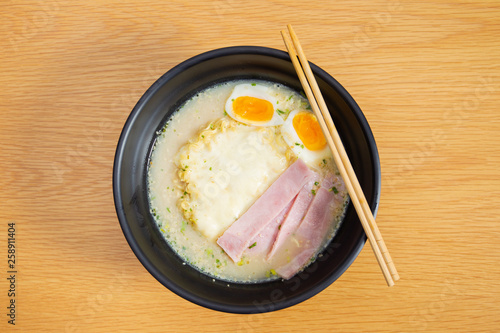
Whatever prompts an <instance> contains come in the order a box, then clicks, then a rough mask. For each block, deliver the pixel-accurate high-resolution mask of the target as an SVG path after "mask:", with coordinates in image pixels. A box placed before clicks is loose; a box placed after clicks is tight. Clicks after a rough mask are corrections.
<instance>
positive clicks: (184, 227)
mask: <svg viewBox="0 0 500 333" xmlns="http://www.w3.org/2000/svg"><path fill="white" fill-rule="evenodd" d="M186 227H187V222H186V221H182V225H181V232H182V234H184V231H186Z"/></svg>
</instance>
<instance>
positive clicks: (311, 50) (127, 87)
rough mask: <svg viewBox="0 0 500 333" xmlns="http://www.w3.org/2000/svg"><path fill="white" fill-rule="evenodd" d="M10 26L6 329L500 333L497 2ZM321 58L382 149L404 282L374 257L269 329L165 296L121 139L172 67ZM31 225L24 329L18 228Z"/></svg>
mask: <svg viewBox="0 0 500 333" xmlns="http://www.w3.org/2000/svg"><path fill="white" fill-rule="evenodd" d="M1 15H2V24H1V25H0V34H1V36H2V38H0V47H1V49H2V53H1V55H0V57H1V59H0V60H1V61H0V66H1V70H2V74H1V75H0V85H1V87H2V89H0V140H1V143H2V144H1V145H0V170H1V171H0V188H1V191H0V202H1V209H0V226H1V228H0V229H1V230H3V231H2V235H1V236H0V239H1V247H2V248H3V250H2V251H3V253H4V257H3V258H4V259H2V264H1V265H0V266H1V277H2V278H1V282H0V295H1V296H0V300H1V301H0V305H1V308H2V309H3V310H1V311H0V314H1V317H0V318H3V319H1V323H0V330H1V331H6V330H16V329H17V330H22V331H26V332H40V331H58V332H61V331H62V332H110V331H136V330H143V331H172V332H179V331H188V332H191V331H203V332H220V331H222V332H226V331H227V332H235V331H236V332H260V331H275V332H296V331H304V330H308V331H310V332H324V331H329V330H335V331H339V332H449V331H454V332H496V331H497V330H498V327H500V319H499V316H498V313H499V311H500V303H499V302H498V299H499V298H500V282H499V281H500V266H499V265H498V262H499V261H500V245H499V243H500V232H499V228H498V222H497V220H498V216H499V215H500V208H498V206H499V205H498V201H499V199H500V190H499V189H500V177H499V176H498V174H499V172H498V170H499V167H500V152H499V149H498V142H499V141H500V131H499V130H500V122H499V118H498V104H499V100H500V40H499V37H498V36H499V35H500V23H499V20H498V17H499V16H500V4H499V3H498V2H497V1H450V0H447V1H425V0H424V1H419V2H407V1H398V0H395V1H335V2H331V1H315V2H314V3H309V4H306V3H305V2H290V1H281V0H279V1H278V0H275V1H252V2H241V1H236V0H222V1H213V2H202V1H198V0H193V1H191V2H182V1H170V2H168V3H166V2H160V1H158V2H155V1H142V2H139V1H87V2H85V3H66V2H63V1H51V0H48V1H43V2H42V1H16V2H15V3H12V2H11V3H8V4H4V5H3V7H2V14H1ZM289 23H291V24H293V26H294V28H295V31H296V32H297V34H298V35H299V36H300V39H301V43H302V46H303V47H304V50H305V51H306V54H307V56H308V58H309V59H310V61H312V62H314V63H315V64H317V65H319V66H321V67H322V68H323V69H325V70H326V71H327V72H329V73H330V74H332V75H333V76H334V77H335V78H336V79H337V80H338V81H339V82H340V83H341V84H343V85H344V87H346V89H347V90H348V91H349V92H350V93H351V95H352V96H353V97H354V98H355V100H356V101H357V102H358V104H359V105H360V106H361V109H362V110H363V112H364V113H365V116H366V118H367V119H368V121H369V123H370V126H371V128H372V131H373V133H374V136H375V138H376V140H377V144H378V149H379V153H380V160H381V166H382V197H381V201H380V208H379V211H378V215H377V223H378V225H379V228H380V231H381V233H382V235H383V236H384V239H385V241H386V244H387V246H388V248H389V250H390V252H391V255H392V257H393V259H394V262H395V264H396V266H397V268H398V271H399V273H400V276H401V280H400V281H398V282H397V284H396V286H395V287H393V288H387V287H386V285H385V282H384V280H383V277H382V276H381V274H380V270H379V267H378V265H377V263H376V260H375V258H374V256H373V253H372V252H371V250H370V249H369V247H368V246H367V247H365V249H364V250H363V251H362V252H361V254H360V255H359V257H358V258H357V259H356V261H355V262H354V264H353V265H352V266H351V267H350V268H349V269H348V270H347V272H346V273H345V274H344V275H342V277H341V278H340V279H339V280H338V281H336V282H335V283H334V284H333V285H331V286H330V287H329V288H327V289H326V290H324V291H323V292H321V293H320V294H318V295H317V296H315V297H313V298H312V299H310V300H307V301H305V302H303V303H301V304H299V305H297V306H294V307H292V308H289V309H285V310H281V311H278V312H275V313H267V314H261V315H249V316H244V315H231V314H224V313H218V312H215V311H211V310H207V309H204V308H201V307H199V306H197V305H194V304H191V303H189V302H187V301H185V300H183V299H182V298H180V297H178V296H176V295H175V294H173V293H172V292H170V291H169V290H167V289H166V288H164V287H163V286H162V285H161V284H159V283H158V282H157V281H156V280H155V279H154V278H153V277H152V276H151V275H150V274H149V273H148V272H147V271H146V270H145V269H144V268H143V267H142V265H141V264H140V263H139V261H138V260H137V259H136V257H135V256H134V254H133V253H132V251H131V250H130V247H129V246H128V244H127V242H126V241H125V238H124V237H123V235H122V233H121V229H120V227H119V224H118V221H117V218H116V215H115V210H114V205H113V195H112V189H111V173H112V164H113V156H114V151H115V148H116V143H117V140H118V137H119V135H120V131H121V128H122V126H123V124H124V122H125V120H126V118H127V116H128V114H129V112H130V110H131V109H132V108H133V106H134V104H135V103H136V102H137V100H138V99H139V98H140V96H141V95H142V94H143V92H144V91H145V90H146V89H147V88H148V87H149V86H150V85H151V84H152V83H153V82H154V81H155V80H156V79H157V78H158V77H159V76H160V75H161V74H163V73H164V72H166V71H167V70H168V69H170V68H172V67H173V66H175V65H176V64H178V63H179V62H181V61H183V60H185V59H187V58H189V57H191V56H194V55H196V54H199V53H201V52H204V51H207V50H211V49H215V48H219V47H224V46H233V45H260V46H267V47H273V48H278V49H282V50H284V45H283V43H282V40H281V36H280V34H279V31H280V30H282V29H284V28H285V27H286V24H289ZM9 221H15V223H16V245H17V258H18V261H17V269H18V273H17V281H16V282H17V285H16V291H17V293H16V305H17V307H16V311H17V312H16V314H17V316H16V325H15V327H12V326H11V325H9V324H7V319H8V318H7V316H6V314H7V311H8V310H7V309H6V307H7V306H8V302H9V297H8V296H7V291H8V289H9V285H8V281H7V279H6V278H5V275H6V274H7V273H6V272H7V269H8V267H7V223H8V222H9Z"/></svg>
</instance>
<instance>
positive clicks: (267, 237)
mask: <svg viewBox="0 0 500 333" xmlns="http://www.w3.org/2000/svg"><path fill="white" fill-rule="evenodd" d="M296 198H297V197H295V198H294V199H293V200H292V201H290V202H289V203H288V205H286V207H285V208H284V209H283V210H282V211H281V213H279V214H278V216H276V217H275V218H274V219H273V220H272V221H271V222H270V223H269V224H268V225H267V226H266V227H265V228H264V229H262V231H261V232H259V233H258V234H257V236H255V237H254V238H253V239H252V240H251V241H250V245H249V246H248V249H247V250H245V251H244V252H243V253H244V255H247V254H248V255H251V256H255V255H260V256H264V257H266V256H267V254H268V253H269V251H270V250H271V247H272V246H273V244H275V242H276V236H277V235H278V232H279V230H280V226H281V225H282V223H283V220H284V219H285V217H286V216H287V215H288V212H289V211H290V208H291V207H292V205H293V204H294V202H295V200H296Z"/></svg>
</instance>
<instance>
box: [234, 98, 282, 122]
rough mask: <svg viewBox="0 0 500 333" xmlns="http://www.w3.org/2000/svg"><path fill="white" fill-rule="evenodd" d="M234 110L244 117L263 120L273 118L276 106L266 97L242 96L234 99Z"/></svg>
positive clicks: (251, 119) (236, 113) (250, 119)
mask: <svg viewBox="0 0 500 333" xmlns="http://www.w3.org/2000/svg"><path fill="white" fill-rule="evenodd" d="M233 112H234V114H235V115H237V116H238V117H240V118H242V119H245V120H249V121H259V122H263V121H269V120H271V119H272V118H273V115H274V107H273V104H272V103H271V102H269V101H266V100H265V99H260V98H257V97H251V96H240V97H238V98H236V99H235V100H234V101H233Z"/></svg>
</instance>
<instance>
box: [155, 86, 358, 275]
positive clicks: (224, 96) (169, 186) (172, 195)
mask: <svg viewBox="0 0 500 333" xmlns="http://www.w3.org/2000/svg"><path fill="white" fill-rule="evenodd" d="M242 83H247V84H252V85H255V83H257V84H258V85H263V86H266V87H271V88H272V91H273V98H274V99H275V100H276V101H277V103H279V104H277V105H279V106H278V109H279V112H277V113H278V114H279V116H280V117H282V118H283V120H286V118H287V116H288V114H289V113H290V112H292V111H294V110H298V109H307V108H308V107H309V104H308V102H307V100H306V99H305V98H304V97H302V96H301V95H300V94H298V93H297V92H296V91H294V90H292V89H290V88H288V87H286V86H283V85H281V84H276V83H272V82H265V81H256V80H252V81H249V80H246V81H241V80H240V81H230V82H226V83H222V84H218V85H216V86H213V87H210V88H208V89H205V90H203V91H201V92H200V93H198V94H196V95H195V96H194V97H192V98H191V99H190V100H188V101H187V102H186V103H184V105H183V106H182V107H181V108H179V110H177V111H176V112H174V114H173V115H172V117H171V118H170V119H169V120H168V122H167V123H166V124H165V126H164V127H163V128H162V129H161V130H160V131H158V133H157V138H156V141H155V145H154V147H153V152H152V154H151V159H150V162H149V163H150V164H149V168H148V174H147V182H148V195H149V203H150V208H151V213H152V215H153V216H154V217H155V220H156V222H157V225H158V227H159V230H160V231H161V232H162V234H163V235H164V237H165V240H166V241H167V243H168V244H169V245H170V247H171V248H172V249H173V250H174V251H175V252H176V253H177V254H178V255H179V256H180V257H181V258H182V260H184V261H185V262H186V264H189V265H191V266H193V267H194V268H196V269H198V270H199V271H201V272H203V273H205V274H208V275H210V276H213V277H215V278H218V279H222V280H226V281H232V282H262V281H266V280H273V279H278V278H279V276H278V275H276V272H275V270H274V268H275V267H274V265H275V263H274V262H273V261H268V260H266V256H262V255H254V254H253V253H252V251H248V253H244V255H243V257H242V259H241V261H239V262H237V263H235V262H233V261H232V260H231V258H229V256H228V255H227V254H226V253H225V252H224V251H223V250H222V248H221V247H220V246H219V245H218V244H217V243H216V241H217V237H218V236H217V235H220V234H219V233H220V230H219V229H220V228H221V226H217V227H218V228H219V229H210V224H211V223H212V224H215V223H216V220H217V218H219V217H220V219H222V217H224V218H225V219H227V218H231V216H229V217H227V216H226V215H224V214H223V213H224V209H227V210H228V211H230V210H231V207H228V202H231V198H232V197H233V198H234V197H235V196H237V193H243V192H244V191H242V190H241V188H240V189H238V188H237V187H236V186H240V187H241V186H243V187H245V189H247V188H250V186H246V185H244V184H245V182H243V181H242V179H240V178H234V177H247V178H248V179H249V180H250V181H251V180H252V179H253V178H254V177H264V176H263V175H264V174H263V173H262V175H261V173H255V172H254V174H253V175H252V176H248V175H245V174H244V173H241V172H235V173H234V174H231V175H232V177H233V178H228V179H225V181H226V183H227V184H224V189H226V188H227V191H229V190H231V189H232V190H233V191H238V192H237V193H236V195H235V194H234V193H230V192H228V193H227V194H226V195H225V196H224V193H219V192H218V193H217V195H216V196H214V198H213V200H214V201H213V203H209V204H207V203H206V202H205V203H204V205H203V209H204V211H203V212H202V211H201V209H202V205H201V204H199V205H198V202H197V201H196V200H195V195H194V191H195V190H192V191H193V193H189V192H188V191H190V190H189V189H193V188H196V184H191V185H189V186H188V190H187V188H186V183H185V181H183V180H185V178H184V176H185V173H186V169H187V168H188V167H189V165H187V163H186V162H185V161H186V158H187V159H188V161H189V158H190V156H187V157H186V156H185V154H184V155H182V152H183V151H184V152H185V151H186V148H185V147H186V146H188V145H190V144H191V145H193V144H194V145H199V144H201V143H203V142H204V143H205V145H206V147H205V146H203V147H202V148H203V149H207V150H209V152H210V154H208V153H207V156H213V155H214V154H215V155H217V151H212V150H211V149H212V147H220V146H221V144H220V142H218V143H216V142H215V141H214V142H213V143H211V142H210V141H209V140H210V138H205V136H204V135H203V133H202V132H203V131H204V130H205V131H206V130H210V129H213V126H214V124H215V126H222V127H223V129H221V132H223V131H226V128H225V127H224V126H229V130H228V131H230V130H231V126H233V127H235V126H234V122H235V121H234V120H232V119H231V118H230V117H229V116H228V115H227V113H226V112H225V105H226V102H227V100H228V98H229V97H230V96H231V93H232V91H233V88H234V87H235V86H236V85H238V84H242ZM221 119H222V120H221ZM220 124H223V125H220ZM228 124H229V125H228ZM238 125H242V127H241V128H244V129H245V130H246V131H248V130H250V128H248V127H247V125H244V124H238ZM207 126H208V127H207ZM236 127H239V126H236ZM263 128H264V127H262V129H263ZM279 128H280V126H272V127H267V130H268V132H269V129H270V130H271V132H269V133H276V135H281V134H280V131H281V130H280V129H279ZM215 130H216V129H215ZM236 130H238V128H236V129H234V131H236ZM259 130H260V129H259ZM262 131H263V130H262ZM235 133H236V132H235ZM238 133H239V132H238ZM245 133H246V132H245ZM256 133H257V132H256ZM259 133H260V132H259ZM202 137H203V139H202ZM220 137H223V136H222V135H220ZM230 137H238V138H240V136H237V135H234V136H230ZM214 138H217V136H214ZM280 138H281V137H280ZM214 140H217V139H214ZM280 140H281V139H280ZM280 142H281V141H280ZM283 142H284V141H283ZM276 146H277V148H276V149H275V150H276V151H275V152H274V151H273V152H267V150H265V152H266V154H267V153H269V154H271V153H275V154H276V155H273V156H274V157H272V158H269V159H268V160H267V162H266V163H267V164H265V163H264V162H265V160H264V159H261V160H259V162H260V164H259V165H261V166H262V165H273V167H274V168H275V170H274V171H273V172H271V173H265V177H264V178H262V179H263V180H265V181H267V182H268V183H269V184H267V185H266V183H262V184H261V183H259V184H258V186H257V185H255V186H254V187H255V188H254V189H253V188H252V189H251V190H252V191H253V192H248V193H245V195H246V197H244V196H243V194H242V195H241V197H242V198H241V200H234V202H235V205H236V204H238V205H240V206H241V207H242V208H239V209H238V210H234V212H235V213H232V214H233V215H238V214H241V210H242V209H247V208H248V205H251V203H252V202H253V201H255V200H256V199H257V198H258V195H260V194H262V192H263V191H265V189H266V188H267V187H268V186H269V185H270V184H271V183H272V181H274V180H275V179H276V178H277V177H278V176H279V173H281V172H282V171H283V170H284V169H285V168H286V167H287V166H288V165H290V163H291V162H293V160H294V159H296V157H295V155H294V153H293V152H292V150H291V149H290V148H287V147H288V146H287V145H286V143H284V146H280V144H279V143H278V144H276ZM228 147H229V146H228ZM200 149H201V148H200ZM231 149H232V148H230V149H229V150H230V151H229V152H228V151H227V150H228V149H224V151H225V154H230V153H231ZM233 150H234V149H233ZM263 151H264V150H263ZM234 155H236V152H234ZM200 156H201V155H200ZM197 158H198V159H199V160H200V161H201V162H199V163H198V164H192V165H191V168H192V169H194V168H195V167H198V168H199V164H202V163H203V161H204V160H203V158H202V157H199V156H198V157H197ZM280 158H281V159H280ZM235 159H236V160H237V161H238V160H242V161H243V160H244V156H243V157H235ZM191 160H194V157H193V156H191ZM179 161H183V162H182V163H186V165H184V164H182V165H180V162H179ZM205 161H206V160H205ZM262 161H264V162H262ZM193 163H194V162H193ZM207 163H210V162H207ZM320 163H321V165H320V166H319V169H320V170H317V171H318V172H321V173H329V174H334V175H335V177H336V180H335V185H336V186H335V193H336V195H337V197H338V202H337V203H336V205H337V206H338V208H337V209H336V211H335V216H333V217H332V223H331V226H330V228H329V231H328V234H327V235H325V239H324V242H323V245H322V246H321V248H320V250H322V249H324V247H325V246H326V245H327V244H328V242H329V241H330V240H331V239H332V237H333V236H334V234H335V232H336V230H337V229H338V226H339V225H340V222H341V221H342V218H343V215H344V211H345V207H346V203H347V201H348V195H347V193H346V190H345V187H344V185H343V183H342V180H341V178H340V176H338V172H337V170H336V167H335V165H334V163H333V161H332V159H331V158H326V159H325V158H322V161H321V162H320ZM212 168H213V170H212ZM215 169H216V163H215V162H214V163H213V165H210V166H209V165H207V169H206V170H205V171H204V172H207V173H208V172H209V171H210V172H212V171H214V172H216V171H217V170H215ZM238 170H246V169H244V168H240V169H238ZM248 170H249V169H248ZM189 171H191V170H190V169H189ZM254 171H255V170H254ZM200 175H202V176H201V177H203V175H205V174H203V173H200ZM190 179H191V180H197V181H198V182H201V181H200V179H202V178H200V177H198V178H196V177H191V178H190ZM231 179H232V180H231ZM231 181H232V183H231ZM233 184H234V186H233V188H232V187H231V185H233ZM249 193H255V195H256V197H255V198H251V195H250V194H249ZM242 200H246V203H245V202H243V201H242ZM248 200H251V201H248ZM210 205H212V206H210ZM211 207H212V208H211ZM197 209H199V211H196V210H197ZM193 210H194V211H193ZM212 212H213V216H216V217H217V218H214V222H211V221H208V222H207V221H205V220H204V221H199V219H202V218H203V216H209V215H210V213H212ZM196 213H198V214H196ZM221 216H222V217H221ZM238 217H239V216H234V219H236V218H238ZM207 219H208V217H207ZM197 221H198V224H199V227H198V226H197V223H196V222H197ZM226 224H227V222H226ZM225 227H227V226H224V228H225ZM215 236H217V237H215Z"/></svg>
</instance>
